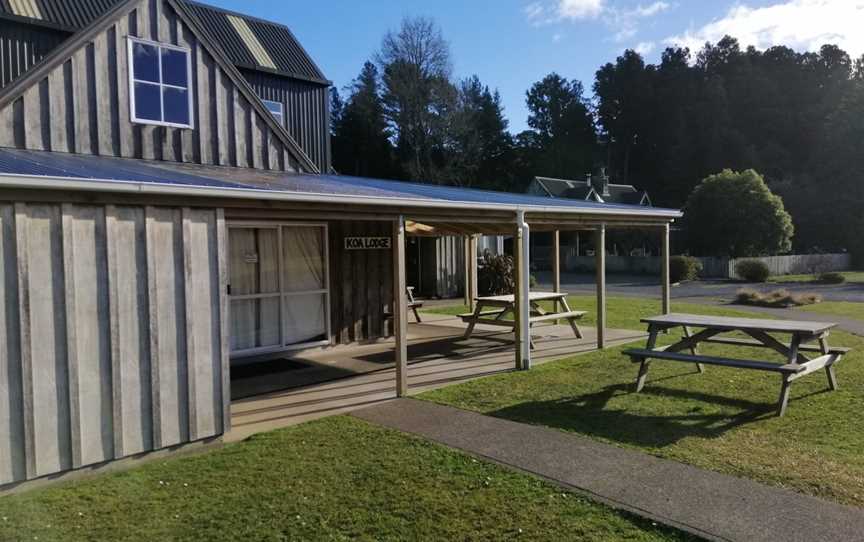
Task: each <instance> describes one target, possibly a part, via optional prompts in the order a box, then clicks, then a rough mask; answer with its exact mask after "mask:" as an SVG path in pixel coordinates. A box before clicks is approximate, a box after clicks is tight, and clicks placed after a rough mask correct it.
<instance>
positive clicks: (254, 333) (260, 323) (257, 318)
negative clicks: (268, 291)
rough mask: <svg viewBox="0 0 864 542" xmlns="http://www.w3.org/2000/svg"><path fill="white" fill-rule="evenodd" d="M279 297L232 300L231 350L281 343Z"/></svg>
mask: <svg viewBox="0 0 864 542" xmlns="http://www.w3.org/2000/svg"><path fill="white" fill-rule="evenodd" d="M279 340H280V337H279V298H278V297H267V298H264V299H235V300H233V301H231V350H232V351H237V350H249V349H251V348H261V347H265V346H276V345H278V344H279Z"/></svg>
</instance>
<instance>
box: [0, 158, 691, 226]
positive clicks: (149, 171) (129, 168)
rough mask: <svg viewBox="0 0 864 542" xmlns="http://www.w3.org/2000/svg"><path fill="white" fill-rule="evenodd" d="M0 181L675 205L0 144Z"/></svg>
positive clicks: (674, 214)
mask: <svg viewBox="0 0 864 542" xmlns="http://www.w3.org/2000/svg"><path fill="white" fill-rule="evenodd" d="M0 185H4V186H6V187H9V188H51V189H68V190H79V191H80V190H84V191H93V192H122V193H130V192H132V193H141V194H151V195H157V194H163V195H182V196H193V197H194V196H201V197H211V198H212V197H217V198H230V199H254V200H271V201H274V200H275V201H286V202H316V203H319V202H329V203H344V204H350V205H357V206H363V205H376V206H385V207H389V206H392V207H399V208H409V209H421V208H423V209H442V210H446V211H448V212H451V213H452V212H455V211H460V212H464V211H470V210H477V211H496V212H518V211H524V212H526V213H534V214H535V215H537V216H540V215H580V216H592V217H597V218H598V219H599V218H600V217H610V218H615V217H618V218H628V217H629V218H633V219H645V220H648V221H651V222H655V221H656V222H658V223H662V222H671V221H672V220H674V219H675V218H678V217H680V216H681V212H680V211H678V210H675V209H663V208H656V207H654V208H648V207H642V206H638V205H625V204H606V203H596V202H592V201H581V200H570V199H555V198H546V197H540V196H532V195H528V194H517V193H510V192H493V191H487V190H476V189H468V188H461V187H452V186H440V185H430V184H419V183H409V182H401V181H391V180H384V179H372V178H365V177H362V178H361V177H350V176H342V175H316V174H297V173H285V172H273V171H262V170H255V169H248V168H231V167H220V166H202V165H199V164H181V163H176V162H166V161H151V160H137V159H131V158H115V157H106V156H90V155H78V154H69V153H57V152H46V151H29V150H20V149H0Z"/></svg>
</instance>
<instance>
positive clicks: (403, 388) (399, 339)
mask: <svg viewBox="0 0 864 542" xmlns="http://www.w3.org/2000/svg"><path fill="white" fill-rule="evenodd" d="M407 288H408V285H407V282H406V279H405V217H403V216H400V217H398V218H397V219H396V221H395V222H394V223H393V334H394V335H395V338H396V396H397V397H405V396H406V395H408V302H407V300H406V299H405V295H406V292H407Z"/></svg>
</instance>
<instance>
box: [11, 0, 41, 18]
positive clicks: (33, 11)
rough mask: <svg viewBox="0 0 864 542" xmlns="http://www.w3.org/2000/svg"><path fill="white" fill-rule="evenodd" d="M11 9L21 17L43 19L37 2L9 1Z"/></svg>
mask: <svg viewBox="0 0 864 542" xmlns="http://www.w3.org/2000/svg"><path fill="white" fill-rule="evenodd" d="M9 7H10V8H12V12H13V13H15V15H18V16H19V17H29V18H30V19H42V11H41V10H40V9H39V5H38V4H37V3H36V0H9Z"/></svg>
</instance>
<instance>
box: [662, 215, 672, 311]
mask: <svg viewBox="0 0 864 542" xmlns="http://www.w3.org/2000/svg"><path fill="white" fill-rule="evenodd" d="M661 231H662V236H663V238H662V239H661V242H660V271H661V275H662V278H661V280H662V283H663V284H662V296H663V303H662V304H663V314H669V313H670V312H672V295H671V288H670V284H669V224H665V225H664V226H663V229H662V230H661Z"/></svg>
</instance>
